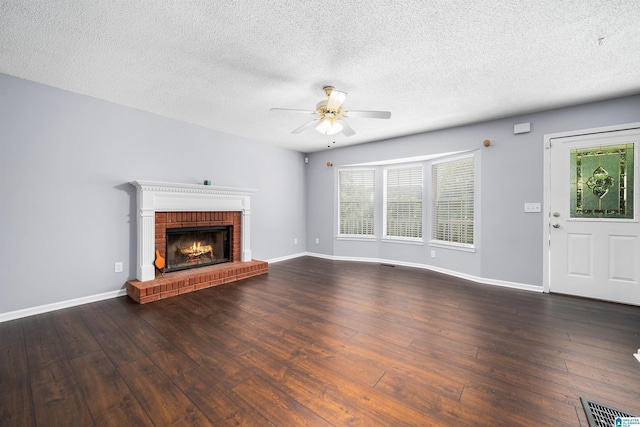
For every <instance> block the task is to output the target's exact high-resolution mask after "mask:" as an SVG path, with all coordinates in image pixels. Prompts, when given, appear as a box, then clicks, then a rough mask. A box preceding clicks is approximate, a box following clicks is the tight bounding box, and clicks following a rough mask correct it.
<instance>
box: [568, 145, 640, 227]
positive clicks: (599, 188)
mask: <svg viewBox="0 0 640 427" xmlns="http://www.w3.org/2000/svg"><path fill="white" fill-rule="evenodd" d="M633 151H634V146H633V144H619V145H603V146H598V147H588V148H574V149H572V150H571V152H570V156H571V160H570V161H571V207H570V209H571V211H570V216H571V218H623V219H633V159H634V157H633Z"/></svg>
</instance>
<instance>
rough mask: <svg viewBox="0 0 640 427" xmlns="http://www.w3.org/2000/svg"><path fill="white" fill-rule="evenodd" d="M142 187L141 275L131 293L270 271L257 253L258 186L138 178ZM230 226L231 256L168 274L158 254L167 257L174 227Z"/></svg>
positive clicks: (148, 296) (151, 294) (194, 286)
mask: <svg viewBox="0 0 640 427" xmlns="http://www.w3.org/2000/svg"><path fill="white" fill-rule="evenodd" d="M131 184H132V185H133V186H135V187H136V189H137V208H138V209H137V225H138V241H137V248H138V250H137V270H136V280H130V281H128V282H127V295H129V297H131V298H132V299H134V300H135V301H137V302H139V303H147V302H151V301H155V300H159V299H163V298H168V297H171V296H175V295H179V294H182V293H186V292H191V291H194V290H198V289H203V288H207V287H211V286H216V285H219V284H222V283H229V282H232V281H236V280H240V279H243V278H246V277H251V276H255V275H258V274H263V273H266V272H268V264H267V263H266V262H263V261H257V260H252V259H251V248H250V235H249V234H250V215H251V209H250V195H251V194H252V193H253V192H254V190H250V189H239V188H229V187H213V186H208V185H195V184H175V183H162V182H152V181H134V182H132V183H131ZM202 226H229V227H230V230H231V232H230V259H229V262H225V263H222V264H216V265H211V266H205V267H201V268H193V269H189V270H185V271H175V272H171V273H165V274H164V275H163V274H162V273H161V272H160V271H159V270H158V269H157V268H156V267H155V265H154V261H155V259H156V254H157V253H158V254H160V256H162V257H166V253H165V251H166V240H165V239H166V230H167V229H168V228H185V227H202Z"/></svg>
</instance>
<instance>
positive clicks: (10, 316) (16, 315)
mask: <svg viewBox="0 0 640 427" xmlns="http://www.w3.org/2000/svg"><path fill="white" fill-rule="evenodd" d="M303 256H312V257H315V258H324V259H328V260H333V261H356V262H370V263H376V264H390V265H400V266H403V267H414V268H422V269H425V270H431V271H436V272H438V273H443V274H447V275H449V276H453V277H458V278H461V279H466V280H470V281H472V282H476V283H481V284H485V285H493V286H502V287H505V288H512V289H521V290H525V291H532V292H542V291H543V289H542V286H535V285H528V284H525V283H517V282H507V281H504V280H495V279H486V278H484V277H477V276H473V275H470V274H465V273H460V272H457V271H452V270H446V269H444V268H438V267H433V266H430V265H426V264H417V263H412V262H403V261H394V260H388V259H379V258H359V257H344V256H332V255H324V254H316V253H313V252H300V253H297V254H293V255H287V256H284V257H280V258H273V259H270V260H267V262H268V263H269V264H273V263H277V262H282V261H287V260H290V259H294V258H300V257H303ZM126 294H127V290H126V289H120V290H118V291H112V292H105V293H102V294H97V295H90V296H87V297H82V298H76V299H72V300H68V301H61V302H56V303H53V304H46V305H40V306H37V307H31V308H25V309H22V310H16V311H10V312H7V313H0V323H2V322H8V321H9V320H15V319H21V318H23V317H27V316H33V315H36V314H42V313H48V312H50V311H55V310H60V309H63V308H69V307H75V306H77V305H82V304H88V303H91V302H97V301H102V300H105V299H110V298H116V297H121V296H124V295H126Z"/></svg>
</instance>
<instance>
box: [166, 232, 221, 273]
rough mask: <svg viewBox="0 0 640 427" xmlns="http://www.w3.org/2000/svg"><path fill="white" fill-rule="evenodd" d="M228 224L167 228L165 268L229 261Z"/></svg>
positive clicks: (184, 267)
mask: <svg viewBox="0 0 640 427" xmlns="http://www.w3.org/2000/svg"><path fill="white" fill-rule="evenodd" d="M230 228H231V227H229V226H212V227H184V228H167V230H166V231H167V236H166V237H167V238H166V241H167V247H166V271H167V272H170V271H178V270H186V269H189V268H197V267H204V266H208V265H214V264H220V263H223V262H229V261H230V255H229V253H230V242H229V231H230Z"/></svg>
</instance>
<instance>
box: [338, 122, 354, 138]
mask: <svg viewBox="0 0 640 427" xmlns="http://www.w3.org/2000/svg"><path fill="white" fill-rule="evenodd" d="M340 124H341V125H342V134H343V135H344V136H353V135H355V134H356V133H355V132H354V130H353V129H351V126H349V125H348V124H347V122H346V121H345V120H340Z"/></svg>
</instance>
